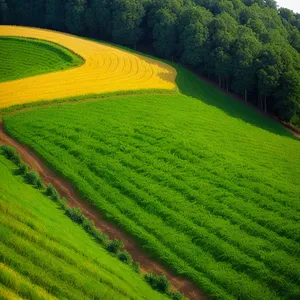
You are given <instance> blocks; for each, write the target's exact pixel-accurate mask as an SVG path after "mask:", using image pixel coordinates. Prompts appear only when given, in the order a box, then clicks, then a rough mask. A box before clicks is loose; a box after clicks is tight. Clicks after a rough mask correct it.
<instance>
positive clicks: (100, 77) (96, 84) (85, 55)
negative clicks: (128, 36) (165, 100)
mask: <svg viewBox="0 0 300 300" xmlns="http://www.w3.org/2000/svg"><path fill="white" fill-rule="evenodd" d="M1 36H2V37H7V36H16V37H23V38H33V39H40V40H46V41H48V42H52V43H56V44H59V45H61V46H62V47H65V48H67V49H69V50H70V51H72V52H74V53H75V54H77V55H78V56H80V57H81V58H82V59H83V60H84V64H83V65H82V66H79V67H77V68H71V69H68V70H63V71H61V72H55V73H48V74H44V75H40V76H34V77H28V78H24V79H22V80H18V81H7V82H2V83H0V108H3V107H8V106H11V105H20V104H24V103H28V102H35V101H40V100H53V99H58V98H66V97H74V96H80V95H87V94H99V93H107V92H114V91H128V90H139V89H168V90H174V89H176V85H175V77H176V71H175V69H174V68H172V67H171V66H169V65H167V64H165V63H163V62H159V61H156V60H154V59H151V58H147V57H144V56H141V55H138V54H131V53H129V52H127V51H125V50H119V49H117V48H114V47H111V46H107V45H104V44H100V43H96V42H93V41H89V40H85V39H81V38H79V37H76V36H72V35H68V34H63V33H58V32H55V31H49V30H43V29H36V28H28V27H17V26H0V37H1ZM16 91H18V92H16Z"/></svg>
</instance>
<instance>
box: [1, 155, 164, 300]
mask: <svg viewBox="0 0 300 300" xmlns="http://www.w3.org/2000/svg"><path fill="white" fill-rule="evenodd" d="M0 156H1V157H0V170H1V174H5V176H3V177H1V179H0V190H1V196H0V206H1V213H0V218H1V226H0V227H1V232H2V235H1V239H0V241H1V243H0V252H1V255H2V257H3V258H4V260H3V261H4V264H1V265H0V273H1V283H2V285H3V287H4V288H5V290H9V289H10V291H11V292H12V293H13V292H15V293H16V294H19V296H22V297H25V298H27V297H29V298H31V297H33V295H35V296H36V297H37V298H38V299H40V297H42V298H43V299H44V297H43V296H45V297H46V296H49V299H50V298H51V297H52V296H53V295H51V293H54V294H56V295H55V296H57V297H58V298H64V299H65V297H67V298H70V299H83V298H82V297H85V296H86V295H88V296H89V297H91V298H93V297H97V296H99V295H102V296H103V297H104V298H105V297H108V298H109V299H146V298H147V296H146V295H151V299H152V297H153V299H167V298H166V297H164V296H163V295H162V294H159V293H158V292H156V291H153V290H152V289H151V288H150V287H149V286H148V284H147V283H146V282H145V281H144V280H143V278H142V277H141V275H138V274H136V273H135V272H134V271H133V270H132V269H131V268H130V267H129V266H127V265H126V264H124V263H121V262H120V261H119V260H118V259H116V258H115V257H113V256H111V255H110V254H109V253H108V252H107V251H105V250H104V249H103V247H101V246H100V245H99V244H97V243H96V242H95V240H93V239H92V238H91V237H90V236H89V235H88V234H87V233H86V232H85V231H84V230H83V229H82V228H81V227H80V226H78V225H77V224H75V223H74V222H73V221H71V220H70V219H69V218H68V217H67V216H66V215H65V214H64V212H63V210H62V209H61V208H60V205H59V204H58V203H55V202H53V201H51V200H50V198H48V197H46V196H45V195H43V194H42V193H41V191H39V190H37V189H35V188H33V187H32V186H29V185H28V184H26V183H25V182H24V180H23V178H22V176H20V175H18V169H16V166H15V165H14V164H13V163H12V162H10V161H8V160H7V159H6V158H4V157H3V156H2V155H0ZM83 249H84V250H83ZM54 265H55V267H53V266H54ZM42 269H43V270H42ZM77 272H78V274H77ZM76 274H77V275H79V274H80V275H79V276H77V277H79V278H76V277H75V275H76ZM41 276H42V277H41ZM58 278H59V279H58ZM80 280H81V281H80ZM43 288H45V290H47V291H48V292H49V293H50V295H49V294H48V295H47V293H45V291H44V290H43ZM88 289H89V290H88ZM72 293H73V294H72ZM83 293H85V294H83ZM3 296H5V293H4V294H3ZM7 296H9V293H8V295H7ZM38 296H39V297H38ZM4 299H6V298H4ZM8 299H9V298H8ZM46 299H48V298H47V297H46ZM52 299H53V297H52Z"/></svg>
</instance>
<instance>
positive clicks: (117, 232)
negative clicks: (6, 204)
mask: <svg viewBox="0 0 300 300" xmlns="http://www.w3.org/2000/svg"><path fill="white" fill-rule="evenodd" d="M0 145H8V146H11V147H13V148H15V149H16V150H17V153H18V154H19V155H20V156H21V159H22V161H23V162H25V163H26V164H27V165H28V166H29V167H30V169H31V170H33V171H35V172H37V173H38V174H39V175H40V176H41V179H42V181H43V183H44V184H52V185H53V186H54V188H55V189H56V190H57V191H58V193H59V195H60V197H61V198H65V199H66V200H67V203H68V205H69V206H70V207H74V208H76V207H78V208H80V209H81V210H82V212H83V215H84V216H85V217H87V218H88V219H89V220H92V221H94V223H95V226H96V228H97V229H99V230H100V231H101V232H102V233H104V234H106V235H107V236H108V237H109V238H110V239H118V240H121V241H122V242H123V243H124V248H125V250H126V251H128V253H129V254H130V255H131V256H132V258H133V260H134V261H135V262H139V263H140V267H141V271H142V273H151V272H155V273H157V274H165V275H166V277H167V278H168V280H169V281H170V283H171V285H172V288H173V289H174V290H177V291H179V292H181V293H182V294H183V295H185V297H187V298H188V299H190V300H202V299H207V297H206V296H205V295H204V294H203V292H202V291H200V289H199V288H198V286H196V285H195V284H194V283H193V282H192V281H191V280H189V279H186V278H183V277H181V276H178V275H175V274H174V273H173V272H172V271H171V270H170V269H168V268H166V267H165V266H163V265H162V264H161V263H160V262H158V261H156V260H154V259H153V258H152V257H151V256H150V255H149V254H148V253H147V252H146V251H145V250H144V249H142V248H141V247H140V245H139V244H138V242H137V241H136V240H135V239H134V238H133V237H131V236H130V235H129V234H128V233H125V232H124V231H122V230H121V229H120V228H119V227H118V226H116V225H115V224H113V223H111V222H108V221H106V220H105V218H104V217H103V216H102V215H101V213H99V211H98V210H96V209H95V208H94V207H93V206H92V205H91V204H89V203H88V202H87V201H84V200H83V199H81V198H80V197H79V195H78V193H77V192H76V191H75V189H74V188H73V187H72V185H71V184H70V183H69V182H68V181H67V180H66V179H64V178H63V177H62V176H60V175H59V174H58V173H57V172H56V171H54V170H53V169H51V168H50V167H49V166H48V165H47V164H46V163H45V162H44V161H43V160H42V159H41V158H40V157H39V156H38V155H37V154H36V153H35V152H34V151H33V150H32V149H31V148H30V147H28V146H26V145H23V144H22V143H19V142H18V141H16V140H14V139H13V138H11V137H10V136H9V135H8V134H7V133H6V132H5V128H4V122H3V121H0Z"/></svg>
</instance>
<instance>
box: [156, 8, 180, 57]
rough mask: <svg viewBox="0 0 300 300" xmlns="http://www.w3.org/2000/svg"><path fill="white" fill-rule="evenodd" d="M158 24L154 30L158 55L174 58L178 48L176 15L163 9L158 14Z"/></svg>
mask: <svg viewBox="0 0 300 300" xmlns="http://www.w3.org/2000/svg"><path fill="white" fill-rule="evenodd" d="M156 19H157V22H156V24H155V25H154V28H153V40H154V43H153V46H154V49H155V51H156V52H157V53H158V55H160V56H163V57H173V56H174V55H176V49H177V46H178V29H177V25H178V21H177V17H176V15H175V14H173V13H172V12H171V11H169V10H168V9H165V8H162V9H160V10H158V11H157V13H156Z"/></svg>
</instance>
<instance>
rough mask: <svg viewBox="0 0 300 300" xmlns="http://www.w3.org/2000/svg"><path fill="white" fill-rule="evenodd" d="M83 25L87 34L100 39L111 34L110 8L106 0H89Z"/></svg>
mask: <svg viewBox="0 0 300 300" xmlns="http://www.w3.org/2000/svg"><path fill="white" fill-rule="evenodd" d="M84 17H85V25H86V28H87V29H88V31H89V35H91V36H94V37H98V38H101V39H107V38H110V36H111V9H110V7H109V2H108V0H91V1H89V6H88V8H87V9H86V11H85V16H84Z"/></svg>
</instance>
